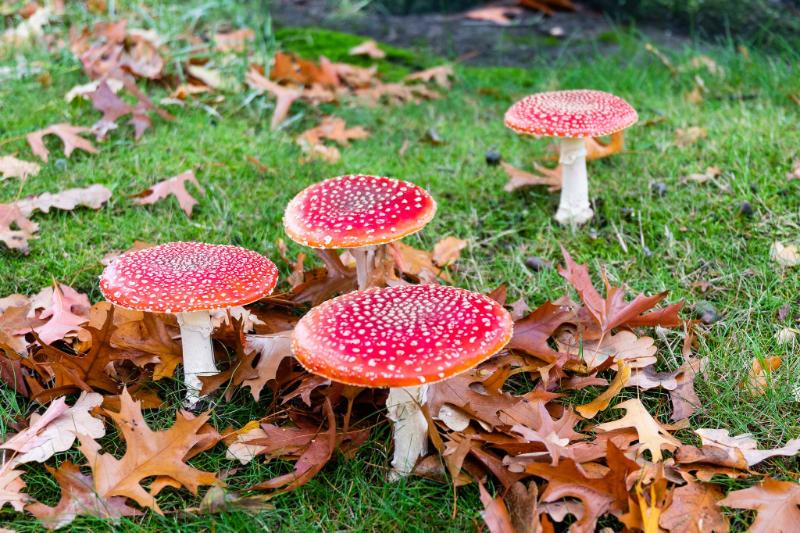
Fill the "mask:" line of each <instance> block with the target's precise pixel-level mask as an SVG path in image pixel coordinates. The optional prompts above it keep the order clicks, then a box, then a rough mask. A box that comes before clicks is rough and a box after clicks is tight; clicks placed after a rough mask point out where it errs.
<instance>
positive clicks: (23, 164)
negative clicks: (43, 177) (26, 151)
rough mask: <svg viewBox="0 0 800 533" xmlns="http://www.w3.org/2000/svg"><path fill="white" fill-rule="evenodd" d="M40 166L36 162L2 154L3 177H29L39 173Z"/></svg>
mask: <svg viewBox="0 0 800 533" xmlns="http://www.w3.org/2000/svg"><path fill="white" fill-rule="evenodd" d="M40 168H41V167H40V166H39V165H37V164H36V163H31V162H29V161H23V160H22V159H17V158H16V157H14V156H10V155H4V156H0V177H2V179H8V178H19V179H21V180H26V179H28V176H35V175H37V174H38V173H39V170H40Z"/></svg>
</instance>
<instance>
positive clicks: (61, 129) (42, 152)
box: [26, 123, 97, 163]
mask: <svg viewBox="0 0 800 533" xmlns="http://www.w3.org/2000/svg"><path fill="white" fill-rule="evenodd" d="M89 131H90V130H89V128H83V127H81V126H73V125H71V124H66V123H60V124H53V125H52V126H48V127H47V128H44V129H41V130H37V131H34V132H33V133H29V134H28V135H27V137H26V138H27V140H28V144H29V145H30V147H31V150H33V153H34V154H36V155H37V156H38V157H39V158H40V159H42V161H44V162H45V163H46V162H47V158H48V156H49V154H50V152H49V151H48V150H47V147H45V145H44V137H45V135H56V136H57V137H58V138H59V139H61V141H62V142H63V143H64V155H65V156H67V157H69V156H70V155H71V154H72V152H73V151H74V150H75V149H76V148H77V149H78V150H83V151H84V152H89V153H90V154H96V153H97V149H96V148H95V147H94V146H93V145H92V143H91V142H90V141H87V140H86V139H84V138H83V137H81V136H80V134H81V133H86V132H89Z"/></svg>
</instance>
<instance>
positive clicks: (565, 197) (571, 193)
mask: <svg viewBox="0 0 800 533" xmlns="http://www.w3.org/2000/svg"><path fill="white" fill-rule="evenodd" d="M559 163H561V168H562V185H561V200H560V202H559V204H558V211H557V212H556V220H557V221H558V222H559V223H560V224H565V225H566V224H569V225H571V226H575V225H579V224H584V223H586V222H588V221H589V220H590V219H591V218H592V216H593V215H594V212H593V211H592V208H591V206H590V204H589V180H588V178H587V175H586V143H585V142H584V140H583V139H582V138H567V139H564V140H562V141H561V155H560V157H559Z"/></svg>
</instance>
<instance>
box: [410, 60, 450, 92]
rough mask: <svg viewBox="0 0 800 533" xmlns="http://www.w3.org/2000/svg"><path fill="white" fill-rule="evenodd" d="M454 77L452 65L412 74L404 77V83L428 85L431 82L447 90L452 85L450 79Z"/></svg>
mask: <svg viewBox="0 0 800 533" xmlns="http://www.w3.org/2000/svg"><path fill="white" fill-rule="evenodd" d="M453 76H454V72H453V67H452V65H439V66H438V67H431V68H428V69H425V70H420V71H419V72H414V73H413V74H409V75H408V76H406V77H405V81H422V82H425V83H430V82H431V81H433V82H434V83H436V85H438V86H439V87H442V88H443V89H449V88H450V86H451V85H452V83H451V81H450V78H452V77H453Z"/></svg>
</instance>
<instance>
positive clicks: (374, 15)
mask: <svg viewBox="0 0 800 533" xmlns="http://www.w3.org/2000/svg"><path fill="white" fill-rule="evenodd" d="M331 4H332V2H331V1H330V0H276V1H275V2H274V3H273V5H272V6H271V8H270V11H271V14H272V17H273V20H274V22H275V24H276V26H278V27H281V26H296V27H297V26H299V27H303V26H315V27H320V28H326V29H330V30H337V31H343V32H347V33H354V34H358V35H364V36H367V37H371V38H373V39H377V40H378V41H381V42H384V43H387V44H391V45H394V46H398V47H403V48H416V49H422V50H423V51H429V52H431V53H434V54H436V55H440V56H444V57H447V58H450V59H459V60H461V61H463V62H465V63H468V64H470V63H471V64H478V65H493V66H529V65H530V64H531V63H532V62H533V61H534V60H536V59H544V60H551V59H555V58H557V57H561V56H563V55H564V54H565V53H567V54H569V55H570V56H571V57H573V58H578V59H580V58H586V57H591V56H594V55H596V54H597V53H609V52H612V51H613V50H614V49H615V48H616V47H617V44H616V42H615V41H616V40H615V37H614V36H615V32H616V31H618V30H619V29H620V28H619V26H617V25H615V24H614V23H612V22H611V21H610V20H609V19H608V18H606V16H604V15H603V14H602V13H599V12H597V11H593V10H591V9H589V8H587V7H585V6H582V5H580V4H578V5H577V9H576V11H572V12H558V13H555V14H554V15H552V16H545V15H543V14H541V13H538V12H536V11H529V10H524V11H523V12H522V14H521V15H520V16H519V17H517V18H516V19H514V20H513V21H512V22H511V24H509V25H507V26H501V25H498V24H494V23H492V22H483V21H476V20H470V19H468V18H466V17H464V15H463V14H459V13H456V14H452V13H447V14H440V13H424V14H416V15H390V14H385V13H380V12H377V11H375V10H370V9H368V8H367V9H364V10H362V11H360V12H358V13H357V14H356V15H350V16H344V15H343V14H342V12H341V10H336V9H331ZM637 31H638V32H640V33H642V34H643V35H644V36H645V38H646V39H647V40H649V41H650V42H652V43H654V44H655V45H656V46H658V47H660V48H680V47H682V46H683V45H684V44H686V43H687V42H688V38H687V37H685V36H682V35H680V34H678V33H675V32H673V31H671V30H665V29H663V28H655V27H637Z"/></svg>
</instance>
